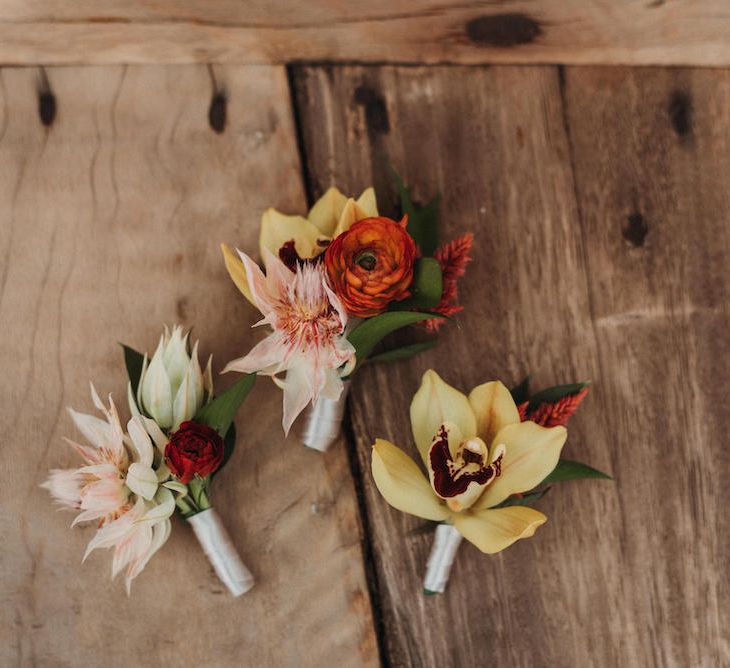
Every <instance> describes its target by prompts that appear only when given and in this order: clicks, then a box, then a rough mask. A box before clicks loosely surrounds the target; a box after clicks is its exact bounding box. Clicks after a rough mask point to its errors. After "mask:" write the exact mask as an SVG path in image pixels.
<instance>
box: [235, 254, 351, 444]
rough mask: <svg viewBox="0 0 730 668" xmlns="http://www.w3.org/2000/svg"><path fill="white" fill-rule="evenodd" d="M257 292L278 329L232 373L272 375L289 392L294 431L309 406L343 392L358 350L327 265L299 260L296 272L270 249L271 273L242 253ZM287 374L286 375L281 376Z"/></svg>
mask: <svg viewBox="0 0 730 668" xmlns="http://www.w3.org/2000/svg"><path fill="white" fill-rule="evenodd" d="M238 253H239V255H240V257H241V260H242V262H243V266H244V268H245V271H246V278H247V280H248V285H249V287H250V290H251V296H252V299H253V302H254V304H255V305H256V307H257V308H258V309H259V310H260V311H261V313H262V314H263V316H264V318H263V319H262V320H261V321H260V322H258V323H257V324H256V326H258V325H269V326H271V328H272V329H273V332H272V333H271V334H270V335H269V336H267V337H266V338H265V339H264V340H263V341H261V342H260V343H258V344H257V345H256V346H254V348H253V349H252V350H251V352H250V353H248V355H246V356H245V357H241V358H239V359H236V360H233V361H232V362H230V363H229V364H228V365H227V366H226V368H225V369H224V370H223V371H224V372H226V371H239V372H241V373H254V372H255V373H259V374H261V375H266V376H272V377H274V379H275V381H276V382H277V384H278V385H280V386H281V387H282V389H283V390H284V417H283V420H282V424H283V426H284V431H285V432H286V433H288V432H289V429H290V428H291V425H292V424H293V422H294V420H295V419H296V417H297V415H299V413H301V412H302V411H303V410H304V408H305V407H306V405H307V404H308V403H309V402H310V401H312V402H314V401H317V399H318V398H319V397H320V396H322V397H326V398H328V399H337V398H338V397H339V396H340V393H341V392H342V388H343V384H342V375H343V374H342V373H341V371H342V370H341V367H343V365H347V364H348V362H351V361H352V360H353V356H354V353H355V349H354V348H353V346H352V344H351V343H350V342H349V341H348V340H347V339H346V338H345V336H344V333H345V325H346V324H347V313H346V312H345V309H344V307H343V305H342V302H341V301H340V300H339V298H338V297H337V295H336V294H335V293H334V292H333V291H332V290H331V288H330V287H329V286H328V284H327V278H326V275H325V272H324V269H323V268H322V265H321V264H299V265H297V267H296V271H293V272H292V271H290V270H289V269H288V268H287V267H286V265H285V264H284V263H283V262H282V261H281V260H280V259H278V258H276V257H274V255H273V254H272V253H270V252H268V251H265V252H264V255H265V257H264V263H265V266H266V274H265V275H264V273H263V272H262V271H261V269H260V268H259V266H258V265H257V264H256V263H255V262H254V261H253V260H251V258H250V257H248V255H246V254H245V253H242V252H241V251H238ZM282 372H286V377H285V378H283V379H279V378H276V375H277V374H279V373H282Z"/></svg>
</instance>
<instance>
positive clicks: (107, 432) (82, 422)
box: [67, 408, 112, 448]
mask: <svg viewBox="0 0 730 668" xmlns="http://www.w3.org/2000/svg"><path fill="white" fill-rule="evenodd" d="M67 410H68V412H69V415H70V416H71V419H72V420H73V421H74V424H75V425H76V428H77V429H78V430H79V431H80V432H81V433H82V434H83V436H84V438H85V439H86V440H87V441H88V442H89V443H91V445H93V446H94V447H95V448H103V447H104V446H105V445H106V444H107V443H109V442H111V440H112V428H111V426H110V425H109V423H108V422H105V421H104V420H100V419H99V418H98V417H95V416H94V415H88V414H87V413H78V412H76V411H75V410H74V409H73V408H68V409H67Z"/></svg>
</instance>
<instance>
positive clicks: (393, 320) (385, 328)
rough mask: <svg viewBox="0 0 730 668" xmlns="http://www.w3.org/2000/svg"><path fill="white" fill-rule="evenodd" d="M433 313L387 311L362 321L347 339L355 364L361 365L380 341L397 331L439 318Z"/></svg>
mask: <svg viewBox="0 0 730 668" xmlns="http://www.w3.org/2000/svg"><path fill="white" fill-rule="evenodd" d="M440 317H441V316H438V315H436V314H433V313H419V312H417V311H388V312H386V313H381V314H380V315H376V316H375V317H373V318H368V319H367V320H363V321H362V322H361V323H360V324H359V325H358V326H357V327H356V328H355V329H354V330H352V332H350V334H349V336H348V337H347V338H348V340H349V341H350V343H351V344H352V345H353V346H354V347H355V355H356V357H357V363H358V364H362V362H364V361H365V360H366V359H367V358H368V357H369V356H370V353H371V352H372V351H373V348H375V346H376V345H378V343H380V341H381V340H382V339H383V338H384V337H386V336H387V335H388V334H390V333H391V332H395V331H396V330H397V329H401V328H402V327H406V326H408V325H414V324H415V323H417V322H421V321H422V320H429V319H430V318H440Z"/></svg>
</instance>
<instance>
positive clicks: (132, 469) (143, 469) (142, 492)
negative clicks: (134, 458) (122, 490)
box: [126, 462, 158, 501]
mask: <svg viewBox="0 0 730 668" xmlns="http://www.w3.org/2000/svg"><path fill="white" fill-rule="evenodd" d="M126 485H127V487H129V489H131V490H132V492H134V493H135V494H136V495H137V496H141V497H142V498H143V499H145V500H146V501H149V500H151V499H152V498H154V496H155V494H156V493H157V487H158V483H157V474H156V473H155V472H154V471H153V470H152V468H151V467H149V466H144V465H143V464H138V463H137V462H133V463H132V464H130V465H129V470H128V471H127V479H126Z"/></svg>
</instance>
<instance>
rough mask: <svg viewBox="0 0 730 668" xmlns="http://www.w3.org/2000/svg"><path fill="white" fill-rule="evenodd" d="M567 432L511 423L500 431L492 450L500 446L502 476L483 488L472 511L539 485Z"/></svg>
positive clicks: (553, 461) (560, 428)
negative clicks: (502, 451) (502, 449)
mask: <svg viewBox="0 0 730 668" xmlns="http://www.w3.org/2000/svg"><path fill="white" fill-rule="evenodd" d="M567 437H568V430H567V429H566V428H565V427H550V428H546V427H541V426H540V425H537V424H535V423H534V422H521V423H520V424H511V425H507V426H506V427H504V429H501V430H500V431H499V433H498V434H497V436H496V437H495V438H494V443H493V445H492V447H496V446H497V445H498V444H504V446H505V453H504V457H503V458H502V474H501V475H500V476H499V477H498V478H497V479H496V480H495V481H494V482H493V483H491V484H490V485H489V487H487V489H486V491H485V492H484V494H483V495H482V496H481V498H480V499H479V501H477V502H476V504H475V505H474V508H475V509H481V508H491V507H492V506H496V505H497V504H498V503H502V501H504V500H505V499H506V498H507V497H508V496H509V495H510V494H515V493H516V492H526V491H528V490H530V489H532V488H533V487H535V486H536V485H539V484H540V483H541V482H542V481H543V480H544V479H545V478H546V477H547V475H548V474H549V473H550V472H551V471H552V470H553V469H554V468H555V467H556V466H557V464H558V459H559V458H560V451H561V450H562V449H563V445H564V444H565V439H566V438H567Z"/></svg>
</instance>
